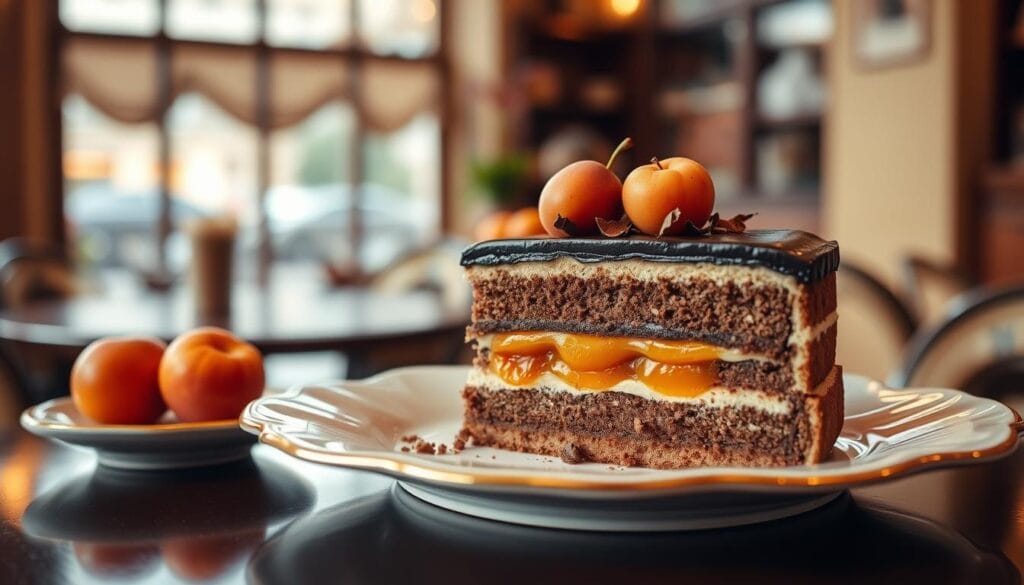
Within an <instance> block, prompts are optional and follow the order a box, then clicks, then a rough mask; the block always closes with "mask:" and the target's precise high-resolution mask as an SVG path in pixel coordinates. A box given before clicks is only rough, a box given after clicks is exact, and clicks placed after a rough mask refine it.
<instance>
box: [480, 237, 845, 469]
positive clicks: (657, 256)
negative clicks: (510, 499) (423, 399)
mask: <svg viewBox="0 0 1024 585" xmlns="http://www.w3.org/2000/svg"><path fill="white" fill-rule="evenodd" d="M838 263H839V249H838V246H837V244H836V243H835V242H826V241H824V240H822V239H820V238H818V237H817V236H814V235H812V234H808V233H805V232H799V231H788V230H761V231H749V232H746V233H741V234H715V235H709V236H705V237H695V238H650V237H645V236H632V237H628V238H620V239H597V238H595V239H583V238H576V239H523V240H494V241H489V242H482V243H479V244H476V245H474V246H472V247H470V248H468V249H467V250H466V251H465V252H464V253H463V256H462V264H463V266H464V267H465V268H466V273H467V275H468V278H469V281H470V283H471V284H472V287H473V309H472V323H471V325H470V327H469V329H468V332H467V337H468V339H470V340H472V341H473V342H474V343H475V345H476V359H475V362H474V367H473V369H472V370H471V372H470V375H469V379H468V380H467V382H466V387H465V389H464V391H463V398H464V401H465V420H464V425H465V430H466V431H467V432H468V433H469V435H470V436H471V437H472V439H473V442H474V443H475V444H477V445H489V446H495V447H499V448H505V449H512V450H516V451H526V452H531V453H540V454H546V455H553V456H562V457H563V458H564V459H566V460H571V461H595V462H602V463H612V464H621V465H630V466H646V467H655V468H680V467H690V466H698V465H716V466H719V465H737V466H782V465H797V464H803V463H814V462H819V461H822V460H823V459H825V458H826V457H828V456H829V454H830V452H831V448H832V444H833V442H834V441H835V439H836V437H837V435H838V434H839V430H840V428H841V426H842V421H843V381H842V375H841V371H840V367H839V366H837V365H836V364H835V340H836V289H835V271H836V269H837V267H838Z"/></svg>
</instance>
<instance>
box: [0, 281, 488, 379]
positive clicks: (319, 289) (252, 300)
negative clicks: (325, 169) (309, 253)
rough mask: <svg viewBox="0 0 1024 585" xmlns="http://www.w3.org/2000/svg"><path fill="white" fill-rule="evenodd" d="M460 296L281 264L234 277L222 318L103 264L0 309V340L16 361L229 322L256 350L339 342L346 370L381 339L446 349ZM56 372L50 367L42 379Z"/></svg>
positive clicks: (463, 305) (181, 293) (364, 360)
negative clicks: (202, 314) (86, 281)
mask: <svg viewBox="0 0 1024 585" xmlns="http://www.w3.org/2000/svg"><path fill="white" fill-rule="evenodd" d="M464 301H465V302H460V299H458V298H456V299H455V300H452V299H446V298H445V296H443V295H441V294H439V293H437V292H434V291H427V290H416V291H409V292H402V293H395V294H387V293H382V292H380V291H377V290H374V289H372V288H364V287H342V288H336V287H331V286H328V285H327V284H326V283H325V282H324V281H323V278H322V276H321V275H320V274H318V273H317V272H315V271H314V270H311V269H310V268H309V267H303V266H294V267H289V266H281V267H277V268H275V270H274V272H273V273H272V278H271V280H270V282H269V283H268V285H267V286H264V287H260V286H256V285H255V284H254V283H247V282H238V283H236V284H235V288H234V290H233V297H232V311H231V316H230V317H229V318H227V319H221V320H209V319H206V320H204V319H201V318H199V317H198V316H197V315H196V313H195V310H194V305H193V303H192V299H191V296H190V291H189V290H188V289H187V287H184V286H179V287H175V288H172V289H171V290H169V291H167V292H153V291H151V290H147V289H145V288H144V287H142V286H141V284H140V282H139V281H138V279H137V278H134V277H131V276H129V275H127V274H124V273H111V274H108V275H106V278H105V279H104V281H103V289H102V292H93V293H89V292H86V293H84V294H81V295H78V296H74V297H71V298H68V299H63V300H49V301H40V302H37V303H33V304H30V305H28V306H26V307H23V308H20V309H17V310H4V311H0V341H2V342H4V343H5V345H6V346H7V350H6V351H7V353H8V355H12V354H13V355H14V356H15V359H13V360H11V361H13V362H15V363H18V362H19V361H20V360H19V359H18V358H17V356H18V355H20V354H23V353H24V352H26V351H32V350H50V351H53V352H57V353H60V352H63V354H62V355H64V356H73V355H77V353H78V352H79V351H81V349H82V348H84V347H85V346H86V345H88V344H89V343H90V342H92V341H94V340H96V339H99V338H100V337H105V336H108V335H130V334H143V335H153V336H156V337H160V338H162V339H164V340H170V339H173V338H174V337H175V336H177V335H178V334H179V333H181V332H182V331H186V330H188V329H191V328H193V327H196V326H198V325H204V324H212V325H219V326H222V327H226V328H228V329H231V330H232V331H234V332H235V333H236V334H238V335H240V336H242V337H243V338H245V339H247V340H249V341H250V342H252V343H253V344H255V345H256V346H257V347H259V348H260V350H261V351H263V352H264V353H288V352H309V351H328V350H334V351H341V352H345V353H346V354H348V355H349V357H350V360H349V363H350V365H351V366H352V368H351V371H350V372H349V377H352V378H355V377H363V376H365V375H367V374H369V373H372V371H368V370H366V369H363V368H364V367H365V366H367V365H368V363H369V360H368V356H370V355H371V354H372V353H373V352H375V351H377V350H378V349H380V348H382V347H386V346H391V345H395V344H399V343H401V344H415V343H417V342H428V343H429V342H431V341H433V340H436V339H438V338H444V339H452V340H454V346H453V351H454V350H455V349H457V348H458V344H459V342H460V336H461V335H462V333H463V331H464V328H465V326H466V324H467V323H468V321H469V305H468V296H467V297H466V298H465V299H464ZM60 381H62V378H61V376H59V375H58V376H57V380H56V381H55V382H52V383H50V384H47V385H53V384H56V383H57V382H60ZM65 391H66V390H65ZM48 392H49V393H51V394H52V393H53V392H54V390H53V389H48ZM37 394H38V393H37Z"/></svg>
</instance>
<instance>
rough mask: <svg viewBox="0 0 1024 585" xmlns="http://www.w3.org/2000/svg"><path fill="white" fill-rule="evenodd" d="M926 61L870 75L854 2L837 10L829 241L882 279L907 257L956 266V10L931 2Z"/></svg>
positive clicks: (828, 164)
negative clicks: (858, 48)
mask: <svg viewBox="0 0 1024 585" xmlns="http://www.w3.org/2000/svg"><path fill="white" fill-rule="evenodd" d="M932 4H933V7H934V11H933V15H932V16H933V23H932V24H933V27H932V47H931V52H930V54H929V56H928V58H927V59H926V60H924V61H922V62H919V63H916V64H912V65H905V66H895V67H893V68H890V69H884V70H864V69H863V68H861V67H860V66H859V65H858V64H857V63H855V62H854V58H853V50H852V46H851V45H852V37H853V34H852V33H853V30H852V29H853V26H852V23H853V18H852V11H851V7H852V5H853V2H842V1H840V2H835V3H834V4H833V5H834V6H835V11H836V31H835V37H834V42H833V45H832V47H831V49H830V51H829V58H828V71H829V77H830V85H829V91H830V94H829V96H830V99H831V102H830V110H829V115H828V118H827V120H828V121H827V125H826V129H825V132H826V135H825V181H826V182H825V206H824V210H823V216H824V217H823V219H824V230H823V231H824V233H825V234H826V235H828V236H829V237H831V238H835V239H836V240H838V241H839V243H840V247H841V250H842V254H843V257H844V258H845V259H850V260H854V261H857V262H858V263H860V264H862V265H865V266H867V267H869V268H871V269H873V271H875V272H878V273H879V275H880V276H883V277H885V278H886V280H889V281H893V280H894V279H895V278H896V274H897V271H898V267H899V265H900V261H901V259H902V258H903V257H904V256H905V255H906V254H922V255H925V256H927V257H929V258H931V259H934V260H938V261H950V260H952V259H953V255H954V247H953V225H954V224H953V209H954V205H953V202H954V190H955V181H954V178H955V176H954V169H953V164H952V163H953V162H954V152H955V149H954V144H953V141H954V126H953V120H954V107H955V106H954V98H953V87H954V59H953V54H954V47H953V44H954V43H953V39H954V35H953V30H954V22H953V21H954V15H953V12H954V2H952V1H950V0H937V1H936V2H933V3H932Z"/></svg>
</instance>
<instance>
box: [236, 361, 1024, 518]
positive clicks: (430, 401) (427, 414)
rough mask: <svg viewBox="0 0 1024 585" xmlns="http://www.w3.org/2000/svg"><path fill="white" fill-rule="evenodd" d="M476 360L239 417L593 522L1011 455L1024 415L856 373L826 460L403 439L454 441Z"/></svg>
mask: <svg viewBox="0 0 1024 585" xmlns="http://www.w3.org/2000/svg"><path fill="white" fill-rule="evenodd" d="M466 374H467V368H466V367H463V366H425V367H412V368H402V369H398V370H392V371H389V372H385V373H383V374H380V375H378V376H376V377H373V378H370V379H368V380H365V381H351V382H343V383H340V384H338V385H334V386H303V387H296V388H292V389H291V390H289V391H288V392H286V393H284V394H281V395H277V396H273V397H264V398H261V399H259V400H257V401H255V402H253V403H251V404H249V406H248V407H247V408H246V409H245V411H244V412H243V413H242V416H241V419H240V420H241V424H242V427H243V428H244V429H246V430H248V431H250V432H252V433H254V434H257V435H259V437H260V440H261V441H262V442H264V443H267V444H269V445H272V446H274V447H276V448H278V449H280V450H282V451H284V452H286V453H289V454H291V455H293V456H295V457H298V458H301V459H305V460H309V461H314V462H318V463H325V464H329V465H340V466H344V467H352V468H357V469H366V470H370V471H376V472H379V473H384V474H387V475H391V476H393V477H396V478H398V479H399V480H401V483H402V485H403V487H404V488H405V489H406V490H407V491H409V493H411V494H413V495H415V496H417V497H419V498H421V499H423V500H426V501H428V502H431V503H433V504H435V505H438V506H442V507H446V508H449V509H452V510H456V511H459V512H463V513H466V514H470V515H474V516H481V517H487V518H492V519H497V520H503V521H508V522H517V523H523V524H533V525H541V526H551V527H561V528H577V529H596V530H658V529H680V528H708V527H714V526H724V525H734V524H745V523H751V522H759V521H764V520H768V519H772V518H779V517H782V516H787V515H792V514H795V513H800V512H803V511H806V510H809V509H812V508H814V507H816V506H820V505H821V504H823V503H825V502H827V501H829V500H830V499H832V498H833V497H834V496H835V494H836V493H837V492H839V491H841V490H843V489H848V488H851V487H855V486H859V485H863V484H867V483H870V482H875V481H881V480H885V479H889V478H893V477H897V476H902V475H905V474H908V473H912V472H915V471H922V470H925V469H931V468H936V467H940V466H946V465H954V464H964V463H971V462H978V461H984V460H989V459H995V458H998V457H1001V456H1005V455H1008V454H1009V453H1011V452H1012V451H1013V450H1014V449H1015V448H1016V446H1017V429H1018V427H1019V426H1020V418H1019V417H1018V415H1017V414H1016V413H1015V412H1014V411H1013V410H1011V409H1010V408H1008V407H1006V406H1004V405H1003V404H1001V403H999V402H996V401H993V400H987V399H984V398H978V397H975V396H971V395H969V394H965V393H962V392H958V391H956V390H946V389H936V388H928V389H906V390H892V389H888V388H885V387H884V386H882V385H881V384H880V383H878V382H873V381H870V380H868V379H867V378H864V377H861V376H856V375H846V376H845V377H844V384H845V393H846V421H845V424H844V427H843V431H842V434H841V435H840V437H839V440H838V441H837V442H836V446H835V448H834V450H833V454H832V457H831V459H830V460H829V461H827V462H825V463H822V464H819V465H806V466H794V467H783V468H741V467H722V468H711V467H702V468H693V469H683V470H670V471H668V470H655V469H645V468H627V467H618V466H609V465H607V464H599V463H586V464H581V465H570V464H566V463H564V462H562V461H561V460H560V459H558V458H554V457H546V456H539V455H531V454H524V453H514V452H510V451H503V450H498V449H491V448H484V447H470V448H467V449H466V450H464V451H462V452H461V453H459V454H446V455H419V454H415V453H406V452H403V451H402V450H401V448H402V447H403V446H407V445H408V443H406V442H403V440H402V438H403V437H405V436H407V435H413V434H414V435H418V436H420V437H422V438H423V439H425V440H427V441H432V442H437V443H445V444H447V445H449V446H450V445H451V444H452V442H453V439H454V436H455V434H456V433H457V432H458V430H459V428H460V427H461V422H462V401H461V389H462V387H463V384H464V382H465V379H466ZM609 501H618V502H620V504H621V503H624V502H629V504H628V505H615V506H609V505H607V504H608V502H609Z"/></svg>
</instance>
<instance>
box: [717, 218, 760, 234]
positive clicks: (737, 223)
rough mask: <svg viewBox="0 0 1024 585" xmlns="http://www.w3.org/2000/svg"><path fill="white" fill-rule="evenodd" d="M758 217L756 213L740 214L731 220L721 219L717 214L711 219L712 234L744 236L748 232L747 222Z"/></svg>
mask: <svg viewBox="0 0 1024 585" xmlns="http://www.w3.org/2000/svg"><path fill="white" fill-rule="evenodd" d="M755 215H757V214H756V213H740V214H738V215H734V216H733V217H732V218H731V219H721V218H720V217H718V214H717V213H716V214H715V215H713V216H712V217H711V233H714V234H742V233H743V232H745V231H746V230H747V220H749V219H750V218H752V217H754V216H755Z"/></svg>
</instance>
